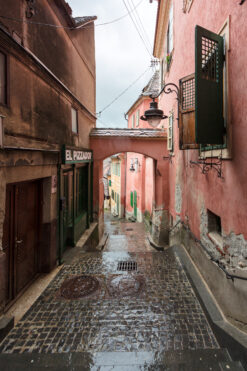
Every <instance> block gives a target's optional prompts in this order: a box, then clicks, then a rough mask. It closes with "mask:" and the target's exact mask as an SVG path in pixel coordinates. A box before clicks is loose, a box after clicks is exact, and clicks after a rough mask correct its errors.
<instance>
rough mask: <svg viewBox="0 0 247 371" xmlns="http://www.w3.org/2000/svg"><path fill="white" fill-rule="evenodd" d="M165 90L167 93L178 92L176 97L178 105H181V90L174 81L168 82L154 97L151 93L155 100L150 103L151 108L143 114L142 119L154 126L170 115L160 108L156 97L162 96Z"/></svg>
mask: <svg viewBox="0 0 247 371" xmlns="http://www.w3.org/2000/svg"><path fill="white" fill-rule="evenodd" d="M163 92H164V93H165V94H170V93H176V95H177V98H176V99H177V101H178V105H179V96H180V92H179V88H178V86H177V85H176V84H173V83H169V84H166V85H164V86H163V88H162V89H161V91H160V92H159V94H158V95H156V96H155V97H153V95H150V98H151V99H152V100H153V101H152V102H151V103H150V108H149V109H148V110H146V111H145V112H144V115H143V116H141V120H143V121H147V122H148V123H149V125H151V126H152V127H153V128H157V126H158V125H159V123H160V121H161V120H164V119H166V118H167V117H168V116H166V115H164V112H163V111H162V110H161V109H159V108H158V103H157V102H155V99H156V98H158V97H159V96H160V94H162V93H163ZM178 112H179V111H178ZM177 120H178V119H177Z"/></svg>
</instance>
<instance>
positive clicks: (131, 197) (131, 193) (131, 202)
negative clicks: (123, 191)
mask: <svg viewBox="0 0 247 371" xmlns="http://www.w3.org/2000/svg"><path fill="white" fill-rule="evenodd" d="M130 206H131V207H133V192H130Z"/></svg>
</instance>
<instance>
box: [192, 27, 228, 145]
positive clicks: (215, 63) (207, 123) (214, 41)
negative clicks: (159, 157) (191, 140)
mask: <svg viewBox="0 0 247 371" xmlns="http://www.w3.org/2000/svg"><path fill="white" fill-rule="evenodd" d="M195 39H196V45H195V46H196V48H195V126H196V142H197V143H199V144H207V143H211V144H222V143H223V137H224V117H223V62H224V58H223V56H224V42H223V37H222V36H220V35H217V34H215V33H214V32H211V31H209V30H206V29H204V28H202V27H200V26H196V29H195Z"/></svg>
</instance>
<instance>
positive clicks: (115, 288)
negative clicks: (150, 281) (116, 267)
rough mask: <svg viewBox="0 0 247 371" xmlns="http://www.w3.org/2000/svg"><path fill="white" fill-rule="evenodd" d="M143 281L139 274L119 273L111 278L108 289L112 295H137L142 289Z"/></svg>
mask: <svg viewBox="0 0 247 371" xmlns="http://www.w3.org/2000/svg"><path fill="white" fill-rule="evenodd" d="M144 282H145V281H144V278H143V277H141V276H134V275H133V276H132V275H119V276H116V277H114V278H112V279H111V281H110V282H109V284H108V289H109V292H110V294H111V295H112V296H114V297H125V296H137V295H139V293H140V292H141V291H142V289H143V287H144Z"/></svg>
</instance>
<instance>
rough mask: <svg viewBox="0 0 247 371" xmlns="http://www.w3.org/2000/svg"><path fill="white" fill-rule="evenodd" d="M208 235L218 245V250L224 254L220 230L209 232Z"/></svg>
mask: <svg viewBox="0 0 247 371" xmlns="http://www.w3.org/2000/svg"><path fill="white" fill-rule="evenodd" d="M208 237H209V239H210V240H211V241H212V242H213V243H214V244H215V245H216V246H217V248H218V250H219V251H220V252H221V253H222V254H224V250H223V246H224V244H223V237H222V236H221V235H220V234H219V233H218V232H209V233H208Z"/></svg>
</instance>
